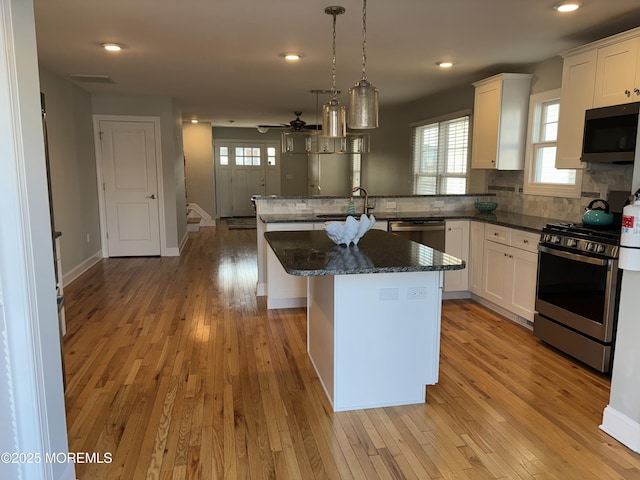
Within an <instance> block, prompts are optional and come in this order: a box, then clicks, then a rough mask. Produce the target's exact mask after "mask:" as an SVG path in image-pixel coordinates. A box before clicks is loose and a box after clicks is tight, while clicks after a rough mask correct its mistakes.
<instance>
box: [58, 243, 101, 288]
mask: <svg viewBox="0 0 640 480" xmlns="http://www.w3.org/2000/svg"><path fill="white" fill-rule="evenodd" d="M100 260H102V249H100V250H98V251H97V252H96V253H94V254H93V255H91V256H90V257H89V258H87V259H86V260H85V261H83V262H82V263H81V264H80V265H77V266H75V267H73V268H72V269H71V270H69V271H68V272H67V273H65V274H64V275H62V284H63V285H69V284H70V283H71V282H73V281H74V280H75V279H77V278H78V277H79V276H80V275H82V274H83V273H84V272H86V271H87V270H89V269H90V268H91V267H93V266H94V265H95V264H96V263H98V262H99V261H100Z"/></svg>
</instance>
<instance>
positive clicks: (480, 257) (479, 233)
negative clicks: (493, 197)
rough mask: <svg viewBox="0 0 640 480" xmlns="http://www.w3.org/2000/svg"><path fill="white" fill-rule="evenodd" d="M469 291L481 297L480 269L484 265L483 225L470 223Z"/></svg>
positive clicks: (481, 223)
mask: <svg viewBox="0 0 640 480" xmlns="http://www.w3.org/2000/svg"><path fill="white" fill-rule="evenodd" d="M468 265H469V290H470V291H471V293H475V294H476V295H480V296H482V268H483V265H484V223H483V222H473V221H472V222H470V226H469V263H468Z"/></svg>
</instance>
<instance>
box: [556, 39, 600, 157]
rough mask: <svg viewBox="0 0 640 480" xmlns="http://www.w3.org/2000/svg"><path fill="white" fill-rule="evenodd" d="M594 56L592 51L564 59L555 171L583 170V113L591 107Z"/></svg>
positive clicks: (593, 85) (596, 54) (595, 53)
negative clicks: (559, 169)
mask: <svg viewBox="0 0 640 480" xmlns="http://www.w3.org/2000/svg"><path fill="white" fill-rule="evenodd" d="M597 56H598V52H597V51H596V50H591V51H588V52H582V53H579V54H577V55H571V56H567V57H565V59H564V65H563V67H562V92H561V94H560V118H559V120H558V143H557V154H556V168H585V164H584V163H583V162H581V161H580V157H581V156H582V138H583V130H584V114H585V112H586V111H587V109H589V108H592V107H593V92H594V89H595V82H596V63H597Z"/></svg>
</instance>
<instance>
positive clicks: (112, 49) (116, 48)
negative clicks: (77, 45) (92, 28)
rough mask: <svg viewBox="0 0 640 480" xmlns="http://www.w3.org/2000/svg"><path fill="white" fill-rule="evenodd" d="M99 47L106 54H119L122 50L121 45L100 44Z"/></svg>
mask: <svg viewBox="0 0 640 480" xmlns="http://www.w3.org/2000/svg"><path fill="white" fill-rule="evenodd" d="M100 46H101V47H102V48H104V49H105V50H107V51H108V52H119V51H120V50H122V49H123V48H124V45H122V44H121V43H101V44H100Z"/></svg>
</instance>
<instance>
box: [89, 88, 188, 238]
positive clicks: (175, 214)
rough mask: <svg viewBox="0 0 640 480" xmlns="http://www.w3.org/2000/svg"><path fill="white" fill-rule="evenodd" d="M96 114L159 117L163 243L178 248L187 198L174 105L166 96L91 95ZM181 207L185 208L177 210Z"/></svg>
mask: <svg viewBox="0 0 640 480" xmlns="http://www.w3.org/2000/svg"><path fill="white" fill-rule="evenodd" d="M92 106H93V113H94V114H96V115H133V116H157V117H160V135H161V137H162V138H161V145H162V164H163V169H162V172H163V189H164V211H165V240H166V245H167V248H177V247H178V246H179V242H180V241H181V240H182V238H183V237H184V233H185V232H186V231H187V218H186V217H187V216H186V199H185V198H184V187H180V184H181V183H182V185H184V181H183V180H184V158H183V155H182V128H181V126H182V121H181V120H178V117H179V112H177V111H175V109H174V105H173V102H172V100H171V99H170V98H167V97H157V96H151V95H110V94H94V95H93V96H92ZM181 205H184V207H182V208H181V207H180V206H181Z"/></svg>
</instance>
